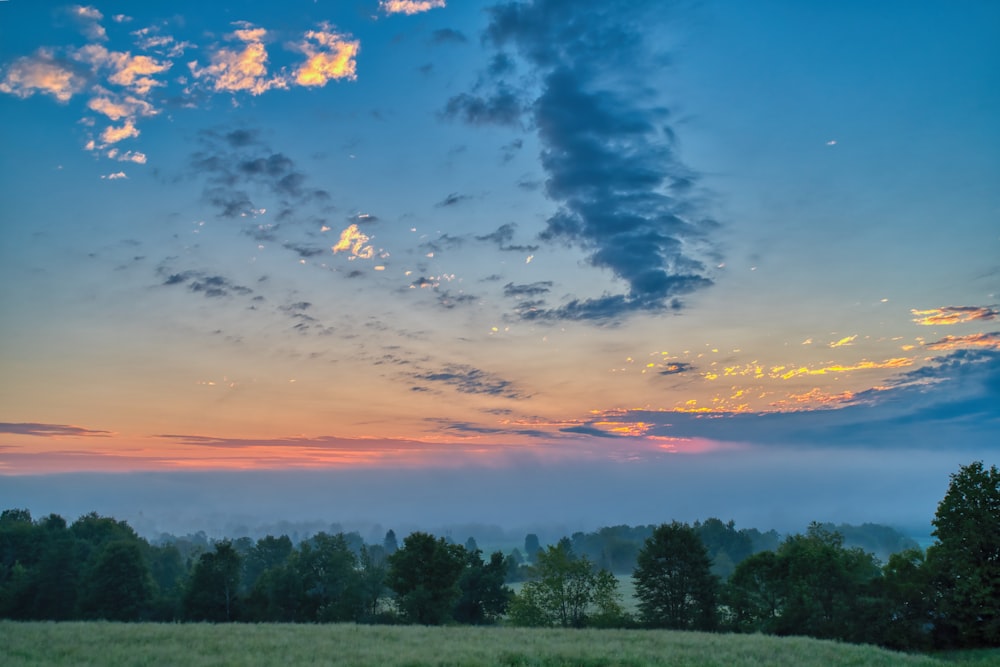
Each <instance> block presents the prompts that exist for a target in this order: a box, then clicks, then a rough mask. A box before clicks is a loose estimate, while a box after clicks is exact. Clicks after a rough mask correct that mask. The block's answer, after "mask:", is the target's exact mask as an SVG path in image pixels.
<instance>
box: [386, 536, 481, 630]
mask: <svg viewBox="0 0 1000 667" xmlns="http://www.w3.org/2000/svg"><path fill="white" fill-rule="evenodd" d="M465 564H466V555H465V549H463V548H462V547H460V546H457V545H454V544H448V543H447V542H446V541H445V540H444V538H437V539H435V538H434V536H433V535H430V534H428V533H421V532H416V533H411V534H410V535H408V536H407V537H406V539H404V540H403V546H402V548H400V549H399V550H398V551H396V553H394V554H392V555H391V556H389V574H388V577H387V579H386V583H387V584H388V586H389V588H391V589H392V590H393V591H394V592H395V593H396V603H397V605H398V606H399V609H400V611H401V612H402V613H403V615H404V617H405V618H407V619H408V620H409V621H411V622H413V623H420V624H421V625H440V624H442V623H444V622H446V621H448V620H450V618H451V612H452V608H453V607H454V604H455V602H456V601H457V600H458V597H459V596H460V595H461V590H460V589H459V587H458V579H459V577H460V576H461V574H462V570H463V569H464V568H465Z"/></svg>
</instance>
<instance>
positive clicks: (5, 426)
mask: <svg viewBox="0 0 1000 667" xmlns="http://www.w3.org/2000/svg"><path fill="white" fill-rule="evenodd" d="M0 433H10V434H13V435H33V436H38V437H41V438H58V437H64V436H69V437H76V438H107V437H110V436H111V435H112V433H111V431H98V430H95V429H90V428H83V427H82V426H70V425H67V424H39V423H35V422H21V423H10V422H4V423H0Z"/></svg>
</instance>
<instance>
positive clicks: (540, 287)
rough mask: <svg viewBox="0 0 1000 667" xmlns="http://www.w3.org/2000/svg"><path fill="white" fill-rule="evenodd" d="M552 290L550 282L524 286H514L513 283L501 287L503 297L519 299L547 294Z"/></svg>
mask: <svg viewBox="0 0 1000 667" xmlns="http://www.w3.org/2000/svg"><path fill="white" fill-rule="evenodd" d="M551 290H552V281H551V280H541V281H538V282H535V283H527V284H524V285H515V284H514V283H507V284H506V285H504V286H503V295H504V296H509V297H515V298H519V297H522V296H539V295H540V294H548V293H549V292H550V291H551Z"/></svg>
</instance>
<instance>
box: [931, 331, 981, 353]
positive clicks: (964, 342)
mask: <svg viewBox="0 0 1000 667" xmlns="http://www.w3.org/2000/svg"><path fill="white" fill-rule="evenodd" d="M925 347H926V348H927V349H928V350H964V349H966V348H970V347H983V348H987V349H993V350H1000V332H996V331H993V332H990V333H977V334H970V335H968V336H945V337H944V338H942V339H941V340H937V341H934V342H933V343H927V345H926V346H925Z"/></svg>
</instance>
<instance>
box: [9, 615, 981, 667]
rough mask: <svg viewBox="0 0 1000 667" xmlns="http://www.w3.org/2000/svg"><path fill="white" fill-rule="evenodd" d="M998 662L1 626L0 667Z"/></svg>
mask: <svg viewBox="0 0 1000 667" xmlns="http://www.w3.org/2000/svg"><path fill="white" fill-rule="evenodd" d="M998 657H1000V653H998V652H996V651H993V652H985V653H981V654H975V655H974V654H972V653H969V654H968V658H969V659H968V660H967V659H966V654H961V655H956V656H952V657H950V658H949V659H947V660H945V659H938V658H933V657H928V656H921V655H905V654H901V653H893V652H890V651H884V650H882V649H878V648H874V647H870V646H853V645H850V644H838V643H835V642H827V641H819V640H815V639H806V638H799V637H791V638H778V637H765V636H761V635H713V634H702V633H694V632H690V633H688V632H668V631H641V630H546V629H522V628H506V627H490V628H474V627H443V628H427V627H420V626H394V627H389V626H367V625H347V624H344V625H277V624H274V625H244V624H229V625H209V624H187V625H184V624H153V623H139V624H124V623H107V622H92V623H85V622H72V623H51V622H44V623H15V622H11V621H0V663H2V664H3V665H5V667H27V666H29V665H30V666H38V665H53V666H56V667H58V666H61V665H66V666H69V665H74V666H79V667H85V666H88V665H94V666H97V665H101V666H106V667H124V666H126V665H127V666H132V665H135V666H140V665H141V666H149V665H186V666H190V667H199V666H206V667H207V666H208V665H233V666H234V667H235V666H237V665H275V666H276V667H277V666H281V667H284V666H285V665H332V664H337V665H356V666H364V665H373V666H375V665H387V666H398V667H418V666H432V665H434V666H441V667H445V666H453V667H459V666H463V667H464V666H469V667H473V666H487V665H511V666H514V665H518V666H524V667H536V666H537V667H555V666H566V667H568V666H570V665H573V666H579V667H598V666H601V667H619V666H620V667H640V666H642V665H676V666H679V667H696V666H697V667H714V666H718V667H763V666H765V665H767V666H776V667H781V666H785V665H787V666H788V667H793V666H794V667H829V666H830V665H857V666H859V667H860V666H862V665H864V666H869V665H871V666H875V667H878V666H880V665H885V666H886V667H888V666H890V665H903V666H907V667H921V666H926V667H941V666H946V665H986V664H990V663H989V662H987V661H994V662H993V663H992V664H996V662H995V660H996V658H998ZM978 658H982V660H980V659H978Z"/></svg>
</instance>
